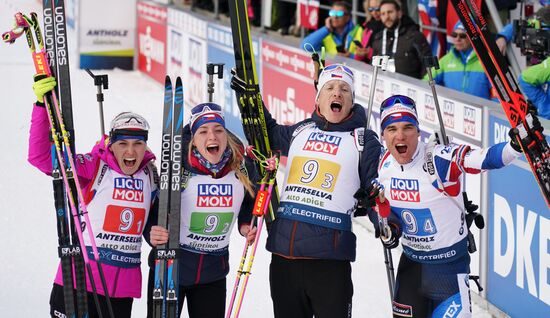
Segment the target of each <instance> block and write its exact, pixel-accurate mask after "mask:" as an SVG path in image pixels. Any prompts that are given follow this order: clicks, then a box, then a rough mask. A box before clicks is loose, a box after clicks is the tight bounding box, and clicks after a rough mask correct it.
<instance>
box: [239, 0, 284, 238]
mask: <svg viewBox="0 0 550 318" xmlns="http://www.w3.org/2000/svg"><path fill="white" fill-rule="evenodd" d="M229 15H230V20H231V33H232V35H233V49H234V52H235V71H236V74H234V75H236V76H237V77H238V78H240V79H242V80H243V81H244V84H245V86H244V87H243V88H244V90H243V91H242V92H239V91H235V94H236V97H237V104H238V105H239V109H240V111H241V120H242V124H243V130H244V133H245V136H246V139H247V140H248V143H249V144H250V145H251V146H253V147H254V148H255V149H257V150H258V151H259V152H260V153H261V154H262V155H263V156H265V157H271V156H272V153H271V146H270V143H269V137H268V135H267V126H266V122H265V116H264V108H263V102H262V95H261V94H260V87H259V81H258V76H257V72H256V63H255V61H254V50H253V47H252V37H251V35H250V25H249V22H248V14H247V1H246V0H232V1H229ZM257 168H258V171H259V172H260V175H262V176H264V175H266V174H267V173H268V172H267V171H266V170H265V167H263V166H262V165H261V164H259V163H258V162H257ZM273 191H274V195H272V196H271V199H270V205H269V213H268V214H267V215H266V223H267V225H268V226H269V225H270V223H271V222H272V221H273V220H274V219H275V211H276V210H277V207H278V206H279V195H278V190H277V184H276V183H275V185H274V190H273ZM268 229H269V227H268Z"/></svg>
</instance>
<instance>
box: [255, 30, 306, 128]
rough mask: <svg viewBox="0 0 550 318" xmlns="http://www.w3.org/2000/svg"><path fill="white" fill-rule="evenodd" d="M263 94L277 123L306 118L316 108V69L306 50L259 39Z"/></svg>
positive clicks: (292, 122)
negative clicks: (260, 41)
mask: <svg viewBox="0 0 550 318" xmlns="http://www.w3.org/2000/svg"><path fill="white" fill-rule="evenodd" d="M261 54H262V74H263V78H262V94H263V98H264V102H265V103H266V107H267V108H268V109H269V112H270V113H271V115H272V116H273V118H275V119H276V120H277V122H278V123H279V124H285V125H290V124H294V123H297V122H299V121H301V120H304V119H306V118H309V117H310V116H311V113H312V112H313V110H314V107H315V88H314V86H313V76H314V74H315V68H314V64H313V61H312V60H311V57H310V56H309V55H307V54H306V53H305V52H303V51H301V50H298V49H295V48H292V47H289V46H286V45H282V44H278V43H276V42H272V41H267V40H266V41H262V51H261Z"/></svg>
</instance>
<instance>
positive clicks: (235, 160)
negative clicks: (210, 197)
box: [188, 129, 254, 197]
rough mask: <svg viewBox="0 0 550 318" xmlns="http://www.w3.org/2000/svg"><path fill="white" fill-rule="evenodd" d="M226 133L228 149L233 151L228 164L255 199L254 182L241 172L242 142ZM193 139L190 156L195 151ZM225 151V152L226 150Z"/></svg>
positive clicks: (190, 143)
mask: <svg viewBox="0 0 550 318" xmlns="http://www.w3.org/2000/svg"><path fill="white" fill-rule="evenodd" d="M225 133H226V134H227V147H229V148H230V149H231V153H232V155H231V159H230V160H229V162H228V163H227V164H228V165H229V167H231V170H232V171H234V172H235V174H236V175H237V179H239V181H240V182H241V183H242V184H243V186H244V188H245V189H246V191H247V192H248V194H250V196H251V197H254V187H253V186H252V181H250V178H249V177H248V175H247V174H245V173H243V171H241V165H244V162H243V161H244V155H243V150H242V148H243V147H242V146H241V144H240V142H239V141H238V140H237V137H235V136H234V135H232V134H230V133H229V132H228V130H227V129H225ZM193 147H194V145H193V138H191V141H189V147H188V149H189V152H188V153H189V156H191V152H192V149H193ZM224 151H225V150H224Z"/></svg>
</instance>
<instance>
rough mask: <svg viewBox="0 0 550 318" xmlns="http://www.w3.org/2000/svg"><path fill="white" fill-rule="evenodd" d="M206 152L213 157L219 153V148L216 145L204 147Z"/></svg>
mask: <svg viewBox="0 0 550 318" xmlns="http://www.w3.org/2000/svg"><path fill="white" fill-rule="evenodd" d="M206 151H208V153H209V154H211V155H215V154H217V153H218V152H219V151H220V146H218V145H209V146H206Z"/></svg>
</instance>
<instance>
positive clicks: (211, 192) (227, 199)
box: [197, 184, 233, 208]
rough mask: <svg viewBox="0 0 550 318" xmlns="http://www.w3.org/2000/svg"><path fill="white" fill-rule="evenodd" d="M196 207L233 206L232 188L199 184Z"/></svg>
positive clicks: (227, 185)
mask: <svg viewBox="0 0 550 318" xmlns="http://www.w3.org/2000/svg"><path fill="white" fill-rule="evenodd" d="M198 191H199V193H198V196H197V206H198V207H219V208H225V207H231V206H233V186H232V185H231V184H199V188H198Z"/></svg>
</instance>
